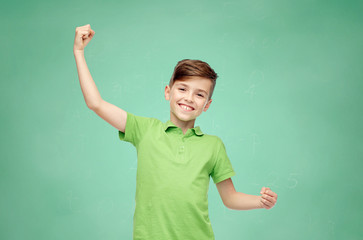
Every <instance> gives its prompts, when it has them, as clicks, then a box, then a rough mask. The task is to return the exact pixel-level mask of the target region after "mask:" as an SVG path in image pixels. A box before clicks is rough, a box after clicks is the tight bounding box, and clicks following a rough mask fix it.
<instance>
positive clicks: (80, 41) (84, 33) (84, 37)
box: [73, 24, 95, 53]
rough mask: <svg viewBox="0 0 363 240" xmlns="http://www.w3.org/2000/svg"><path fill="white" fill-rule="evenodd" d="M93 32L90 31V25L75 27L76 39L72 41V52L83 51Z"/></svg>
mask: <svg viewBox="0 0 363 240" xmlns="http://www.w3.org/2000/svg"><path fill="white" fill-rule="evenodd" d="M94 35H95V31H93V30H92V29H91V25H89V24H87V25H84V26H81V27H76V37H75V39H74V46H73V52H74V53H75V52H77V51H84V48H85V47H86V46H87V44H88V43H89V42H90V41H91V40H92V38H93V36H94Z"/></svg>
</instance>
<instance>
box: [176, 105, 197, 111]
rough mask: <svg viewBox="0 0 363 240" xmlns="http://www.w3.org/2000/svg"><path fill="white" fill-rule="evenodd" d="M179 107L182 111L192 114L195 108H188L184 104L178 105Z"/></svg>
mask: <svg viewBox="0 0 363 240" xmlns="http://www.w3.org/2000/svg"><path fill="white" fill-rule="evenodd" d="M178 105H179V107H180V108H181V109H183V110H184V111H188V112H191V111H193V110H194V108H192V107H189V106H186V105H184V104H178Z"/></svg>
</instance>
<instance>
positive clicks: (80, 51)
mask: <svg viewBox="0 0 363 240" xmlns="http://www.w3.org/2000/svg"><path fill="white" fill-rule="evenodd" d="M73 54H74V55H84V50H73Z"/></svg>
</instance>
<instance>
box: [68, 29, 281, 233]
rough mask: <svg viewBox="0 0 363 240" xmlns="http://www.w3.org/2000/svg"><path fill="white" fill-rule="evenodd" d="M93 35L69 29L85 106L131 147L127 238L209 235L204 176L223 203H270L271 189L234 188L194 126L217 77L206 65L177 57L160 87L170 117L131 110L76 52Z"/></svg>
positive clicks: (243, 206) (207, 138)
mask: <svg viewBox="0 0 363 240" xmlns="http://www.w3.org/2000/svg"><path fill="white" fill-rule="evenodd" d="M94 34H95V32H94V31H93V30H92V29H91V27H90V25H86V26H82V27H77V28H76V37H75V43H74V49H73V51H74V55H75V59H76V63H77V69H78V75H79V80H80V84H81V89H82V92H83V95H84V98H85V100H86V104H87V106H88V107H89V108H90V109H91V110H93V111H94V112H95V113H96V114H97V115H99V116H100V117H101V118H103V119H104V120H105V121H107V122H108V123H110V124H111V125H112V126H114V127H115V128H116V129H118V134H119V139H120V140H123V141H127V142H130V143H132V144H133V145H134V146H135V147H136V149H137V157H138V161H137V180H136V196H135V201H136V207H135V213H134V228H133V239H147V240H151V239H155V240H164V239H165V240H166V239H168V240H170V239H171V240H174V239H175V240H177V239H183V240H191V239H196V240H212V239H214V233H213V230H212V227H211V223H210V220H209V216H208V188H209V180H210V177H212V179H213V181H214V183H215V184H216V186H217V189H218V192H219V194H220V196H221V198H222V201H223V203H224V205H225V206H226V207H228V208H230V209H236V210H248V209H257V208H266V209H270V208H271V207H273V206H274V205H275V203H276V200H277V194H276V193H274V192H272V191H271V189H269V188H265V187H263V188H262V190H261V196H254V195H248V194H244V193H241V192H236V190H235V189H234V186H233V183H232V180H231V177H232V176H234V175H235V172H234V170H233V168H232V165H231V162H230V160H229V158H228V156H227V154H226V150H225V146H224V144H223V142H222V141H221V139H220V138H219V137H217V136H213V135H207V134H205V133H203V132H202V130H201V129H200V127H199V126H197V127H194V123H195V120H196V118H197V117H198V116H199V115H201V114H202V112H203V111H207V109H208V108H209V106H210V104H211V102H212V99H211V97H212V94H213V90H214V86H215V83H216V79H217V77H218V76H217V74H216V73H215V72H214V70H213V69H212V68H211V67H210V66H209V65H208V64H207V63H205V62H202V61H199V60H189V59H185V60H182V61H180V62H178V64H177V66H176V67H175V69H174V73H173V75H172V77H171V80H170V83H169V85H168V86H166V87H165V99H166V100H168V101H170V120H168V121H167V122H165V123H163V122H161V121H160V120H158V119H156V118H147V117H140V116H135V115H133V114H132V113H129V112H126V111H124V110H122V109H120V108H118V107H116V106H114V105H112V104H110V103H108V102H106V101H104V100H103V99H102V98H101V96H100V94H99V92H98V90H97V87H96V85H95V83H94V82H93V80H92V77H91V75H90V73H89V70H88V68H87V65H86V61H85V58H84V52H83V51H84V47H85V46H86V45H87V44H88V43H89V41H90V40H91V39H92V37H93V36H94Z"/></svg>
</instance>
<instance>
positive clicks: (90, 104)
mask: <svg viewBox="0 0 363 240" xmlns="http://www.w3.org/2000/svg"><path fill="white" fill-rule="evenodd" d="M86 104H87V107H88V108H89V109H91V110H92V111H96V110H97V109H98V108H100V105H101V102H97V103H95V102H93V103H88V102H86Z"/></svg>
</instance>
